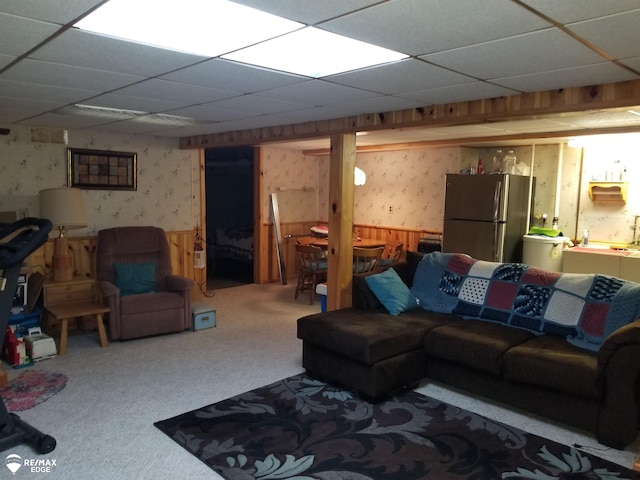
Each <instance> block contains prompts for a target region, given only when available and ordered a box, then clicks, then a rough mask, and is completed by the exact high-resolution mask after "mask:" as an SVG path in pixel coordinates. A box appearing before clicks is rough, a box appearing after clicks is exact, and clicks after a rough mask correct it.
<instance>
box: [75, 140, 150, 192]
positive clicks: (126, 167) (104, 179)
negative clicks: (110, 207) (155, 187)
mask: <svg viewBox="0 0 640 480" xmlns="http://www.w3.org/2000/svg"><path fill="white" fill-rule="evenodd" d="M137 160H138V156H137V155H136V154H135V153H129V152H112V151H108V150H85V149H78V148H68V149H67V162H68V164H67V185H68V186H69V187H76V188H87V189H91V188H93V189H101V190H136V189H137V188H138V185H137V183H138V175H137Z"/></svg>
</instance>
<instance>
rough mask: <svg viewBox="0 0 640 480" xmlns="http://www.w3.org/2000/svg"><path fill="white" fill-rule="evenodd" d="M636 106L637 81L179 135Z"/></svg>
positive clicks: (228, 142) (232, 138)
mask: <svg viewBox="0 0 640 480" xmlns="http://www.w3.org/2000/svg"><path fill="white" fill-rule="evenodd" d="M639 105H640V80H631V81H628V82H617V83H608V84H601V85H593V86H587V87H573V88H564V89H558V90H547V91H544V92H525V93H519V94H515V95H509V96H505V97H496V98H489V99H482V100H471V101H466V102H458V103H451V104H440V105H429V106H425V107H418V108H411V109H407V110H396V111H392V112H380V113H371V114H363V115H356V116H352V117H344V118H337V119H334V120H325V121H315V122H306V123H300V124H293V125H281V126H276V127H264V128H256V129H251V130H239V131H233V132H223V133H213V134H208V135H195V136H191V137H182V138H181V139H180V148H183V149H189V148H202V147H221V146H225V147H231V146H247V145H258V144H264V143H270V142H282V141H288V140H298V139H304V138H318V137H329V136H331V135H336V134H346V133H354V132H358V131H367V130H369V131H371V130H388V129H393V128H416V127H424V126H440V127H445V126H458V125H473V124H482V123H491V122H501V121H506V120H527V119H532V118H540V117H546V118H550V117H553V116H562V115H563V114H567V113H575V112H597V111H603V110H623V109H628V108H631V107H637V106H639Z"/></svg>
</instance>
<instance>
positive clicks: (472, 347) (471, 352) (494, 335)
mask: <svg viewBox="0 0 640 480" xmlns="http://www.w3.org/2000/svg"><path fill="white" fill-rule="evenodd" d="M533 337H534V335H533V333H531V332H527V331H526V330H522V329H519V328H511V327H507V326H504V325H498V324H495V323H489V322H482V321H479V320H462V321H461V322H456V323H452V324H450V325H444V326H441V327H437V328H434V329H433V330H430V331H429V332H428V333H427V335H426V336H425V340H424V345H425V350H426V354H427V357H436V358H440V359H443V360H449V361H451V362H455V363H459V364H461V365H465V366H467V367H471V368H475V369H478V370H482V371H484V372H489V373H491V374H493V375H497V376H500V375H501V374H502V359H503V356H504V354H505V352H507V351H508V350H509V349H510V348H513V347H515V346H517V345H520V344H521V343H523V342H526V341H527V340H530V339H531V338H533ZM427 361H428V360H427Z"/></svg>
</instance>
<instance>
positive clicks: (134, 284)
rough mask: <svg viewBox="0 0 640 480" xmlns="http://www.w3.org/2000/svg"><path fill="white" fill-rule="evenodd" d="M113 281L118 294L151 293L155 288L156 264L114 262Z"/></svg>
mask: <svg viewBox="0 0 640 480" xmlns="http://www.w3.org/2000/svg"><path fill="white" fill-rule="evenodd" d="M113 270H114V273H115V283H116V286H117V287H118V288H119V289H120V296H122V297H124V296H126V295H136V294H138V293H151V292H154V291H155V290H156V264H155V262H144V263H114V264H113Z"/></svg>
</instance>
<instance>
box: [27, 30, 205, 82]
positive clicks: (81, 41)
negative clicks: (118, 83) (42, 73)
mask: <svg viewBox="0 0 640 480" xmlns="http://www.w3.org/2000/svg"><path fill="white" fill-rule="evenodd" d="M105 52H111V53H110V54H107V55H105ZM31 58H35V59H38V60H46V61H49V62H58V63H63V64H66V65H75V66H79V67H86V68H94V69H97V70H105V71H110V72H119V73H128V74H132V75H139V76H144V77H147V76H155V75H160V74H163V73H166V72H168V71H171V70H176V69H178V68H182V67H185V66H187V65H192V64H194V63H196V62H200V61H202V60H204V57H199V56H197V55H191V54H188V53H182V52H173V51H171V50H165V49H162V48H157V47H151V46H149V45H142V44H140V43H132V42H125V41H124V40H119V39H117V38H111V37H106V36H102V35H96V34H93V33H88V32H83V31H80V30H78V29H75V28H74V29H71V30H68V31H66V32H64V33H63V34H62V35H60V36H59V37H56V38H55V39H53V40H52V41H51V42H49V43H47V44H46V45H44V46H43V47H42V48H40V49H39V50H37V51H36V52H34V53H33V54H32V55H31Z"/></svg>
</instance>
